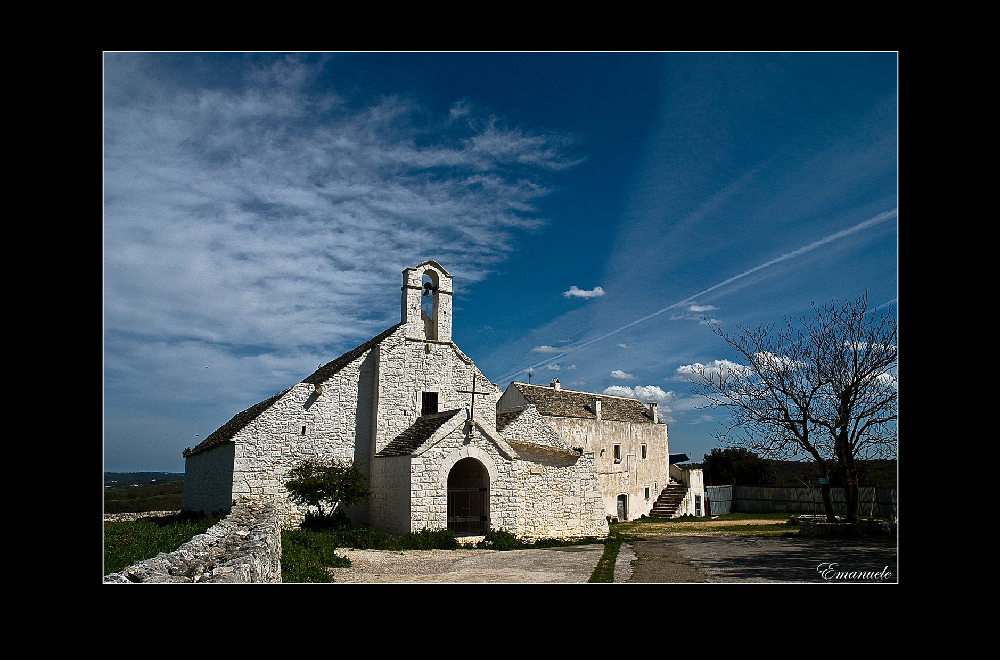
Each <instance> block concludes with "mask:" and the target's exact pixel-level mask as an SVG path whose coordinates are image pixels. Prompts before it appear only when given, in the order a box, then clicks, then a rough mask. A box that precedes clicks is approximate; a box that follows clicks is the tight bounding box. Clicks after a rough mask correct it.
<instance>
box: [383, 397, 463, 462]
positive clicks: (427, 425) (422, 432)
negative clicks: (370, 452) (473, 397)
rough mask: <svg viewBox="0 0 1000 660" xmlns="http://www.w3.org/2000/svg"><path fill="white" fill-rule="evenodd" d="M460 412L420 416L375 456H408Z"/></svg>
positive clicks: (452, 411)
mask: <svg viewBox="0 0 1000 660" xmlns="http://www.w3.org/2000/svg"><path fill="white" fill-rule="evenodd" d="M460 412H462V409H461V408H458V409H455V410H446V411H444V412H439V413H432V414H430V415H421V416H420V417H418V418H417V421H415V422H413V424H411V425H410V427H409V428H407V429H406V430H405V431H403V432H402V433H400V434H399V435H397V436H396V437H395V438H393V439H392V440H391V441H390V442H389V444H387V445H386V446H385V447H384V448H383V449H382V451H380V452H379V453H378V454H376V456H409V455H410V454H412V453H413V452H414V451H416V450H417V448H418V447H420V445H422V444H424V443H425V442H427V440H428V439H430V437H431V436H432V435H434V432H435V431H437V430H438V429H439V428H441V427H442V426H444V425H445V423H446V422H448V421H449V420H451V419H453V418H454V417H455V415H457V414H458V413H460Z"/></svg>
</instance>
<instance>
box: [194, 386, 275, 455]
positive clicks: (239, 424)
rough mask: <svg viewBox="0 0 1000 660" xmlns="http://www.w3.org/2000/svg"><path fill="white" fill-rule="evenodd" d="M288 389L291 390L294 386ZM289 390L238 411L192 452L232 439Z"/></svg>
mask: <svg viewBox="0 0 1000 660" xmlns="http://www.w3.org/2000/svg"><path fill="white" fill-rule="evenodd" d="M288 389H289V390H290V389H292V388H288ZM287 391H288V390H282V391H281V392H278V393H277V394H275V395H274V396H272V397H271V398H269V399H264V400H263V401H261V402H260V403H257V404H254V405H252V406H250V407H249V408H247V409H246V410H244V411H243V412H241V413H237V414H236V416H234V417H233V418H232V419H231V420H229V421H228V422H226V423H225V424H223V425H222V426H220V427H219V428H218V429H216V430H215V431H213V432H212V434H211V435H209V436H208V437H207V438H205V439H204V440H202V441H201V442H200V443H198V445H197V446H196V447H195V448H194V449H192V450H191V453H192V454H196V453H198V452H200V451H205V450H206V449H211V448H212V447H215V446H216V445H221V444H222V443H223V442H225V441H226V440H231V439H232V437H233V436H234V435H236V434H237V433H239V432H240V431H241V430H243V428H244V427H245V426H246V425H247V424H249V423H250V422H252V421H253V420H255V419H257V415H259V414H261V413H262V412H264V411H265V410H267V409H268V408H270V407H271V404H273V403H274V402H275V401H277V400H278V399H280V398H281V397H282V396H283V395H284V394H285V392H287Z"/></svg>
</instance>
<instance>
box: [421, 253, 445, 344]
mask: <svg viewBox="0 0 1000 660" xmlns="http://www.w3.org/2000/svg"><path fill="white" fill-rule="evenodd" d="M420 281H421V285H422V287H423V293H422V295H421V296H420V320H421V321H423V323H424V337H425V338H427V339H437V338H438V330H437V325H438V302H439V301H438V287H439V286H440V282H439V281H438V275H437V273H436V272H434V271H433V270H426V271H424V274H423V277H421V278H420Z"/></svg>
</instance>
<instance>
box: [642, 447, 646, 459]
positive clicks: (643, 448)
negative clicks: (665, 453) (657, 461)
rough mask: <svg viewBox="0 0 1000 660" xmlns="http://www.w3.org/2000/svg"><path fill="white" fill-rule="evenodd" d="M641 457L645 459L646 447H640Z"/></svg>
mask: <svg viewBox="0 0 1000 660" xmlns="http://www.w3.org/2000/svg"><path fill="white" fill-rule="evenodd" d="M642 457H643V458H646V445H643V446H642Z"/></svg>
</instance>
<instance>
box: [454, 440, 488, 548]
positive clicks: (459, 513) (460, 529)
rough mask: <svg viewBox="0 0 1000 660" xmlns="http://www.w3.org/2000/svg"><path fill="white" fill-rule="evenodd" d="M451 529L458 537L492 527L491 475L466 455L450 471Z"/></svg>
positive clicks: (478, 534) (475, 533)
mask: <svg viewBox="0 0 1000 660" xmlns="http://www.w3.org/2000/svg"><path fill="white" fill-rule="evenodd" d="M448 529H450V530H453V531H454V532H455V533H456V534H458V535H459V536H483V535H484V534H486V532H487V531H489V529H490V475H489V472H488V471H487V470H486V467H485V466H484V465H483V464H482V463H480V462H479V461H477V460H476V459H474V458H463V459H462V460H460V461H458V462H457V463H455V465H454V466H453V467H452V468H451V471H450V472H449V473H448Z"/></svg>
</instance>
